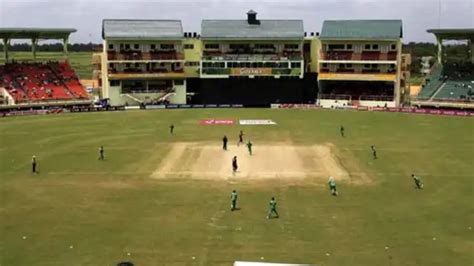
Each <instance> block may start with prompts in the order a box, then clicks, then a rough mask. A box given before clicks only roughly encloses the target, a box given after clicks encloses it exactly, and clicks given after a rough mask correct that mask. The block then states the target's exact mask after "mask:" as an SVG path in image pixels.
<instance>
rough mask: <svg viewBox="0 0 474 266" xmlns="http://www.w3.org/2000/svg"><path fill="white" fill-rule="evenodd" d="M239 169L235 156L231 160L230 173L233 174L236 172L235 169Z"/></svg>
mask: <svg viewBox="0 0 474 266" xmlns="http://www.w3.org/2000/svg"><path fill="white" fill-rule="evenodd" d="M238 168H239V167H238V166H237V156H234V158H232V171H233V172H234V173H235V172H237V169H238Z"/></svg>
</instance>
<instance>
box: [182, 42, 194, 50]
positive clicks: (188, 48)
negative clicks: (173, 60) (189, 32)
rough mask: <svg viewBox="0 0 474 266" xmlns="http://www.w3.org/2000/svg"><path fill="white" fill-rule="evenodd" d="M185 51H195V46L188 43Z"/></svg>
mask: <svg viewBox="0 0 474 266" xmlns="http://www.w3.org/2000/svg"><path fill="white" fill-rule="evenodd" d="M184 49H186V50H192V49H194V44H192V43H187V44H185V45H184Z"/></svg>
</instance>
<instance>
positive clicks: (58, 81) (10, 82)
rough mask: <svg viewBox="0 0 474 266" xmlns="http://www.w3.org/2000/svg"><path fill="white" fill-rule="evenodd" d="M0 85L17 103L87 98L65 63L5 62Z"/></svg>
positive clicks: (0, 74)
mask: <svg viewBox="0 0 474 266" xmlns="http://www.w3.org/2000/svg"><path fill="white" fill-rule="evenodd" d="M0 86H2V87H5V88H6V89H7V91H8V92H9V93H10V95H12V97H13V98H14V99H15V102H16V103H24V102H41V101H68V100H74V99H88V96H87V93H86V92H85V90H84V88H83V87H82V85H80V83H79V81H78V79H77V77H76V76H75V74H74V71H73V70H72V68H71V67H70V66H69V65H68V64H67V63H63V64H61V65H58V64H57V63H47V64H42V63H30V64H24V63H8V64H6V65H4V66H3V67H1V68H0ZM68 86H70V88H68Z"/></svg>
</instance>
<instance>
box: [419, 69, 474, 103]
mask: <svg viewBox="0 0 474 266" xmlns="http://www.w3.org/2000/svg"><path fill="white" fill-rule="evenodd" d="M473 88H474V73H473V66H472V64H470V63H466V64H457V63H456V64H446V65H445V66H435V67H434V69H433V71H432V73H431V75H430V76H429V78H428V79H427V83H426V85H424V86H423V89H422V90H421V91H420V93H419V94H418V96H417V98H418V99H433V100H442V101H446V100H447V101H452V100H455V101H459V100H463V101H473V100H474V99H473V96H474V89H473Z"/></svg>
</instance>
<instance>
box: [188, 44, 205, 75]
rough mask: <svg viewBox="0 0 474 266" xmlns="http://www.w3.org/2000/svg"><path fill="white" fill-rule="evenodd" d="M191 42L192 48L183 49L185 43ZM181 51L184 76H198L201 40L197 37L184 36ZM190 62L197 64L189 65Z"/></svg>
mask: <svg viewBox="0 0 474 266" xmlns="http://www.w3.org/2000/svg"><path fill="white" fill-rule="evenodd" d="M189 44H192V45H193V47H194V48H193V49H184V47H185V46H186V45H189ZM183 53H184V60H185V64H184V73H185V74H186V77H199V62H200V61H201V57H202V42H201V40H200V39H198V38H184V39H183ZM190 62H194V63H195V64H197V65H196V66H189V64H190Z"/></svg>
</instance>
